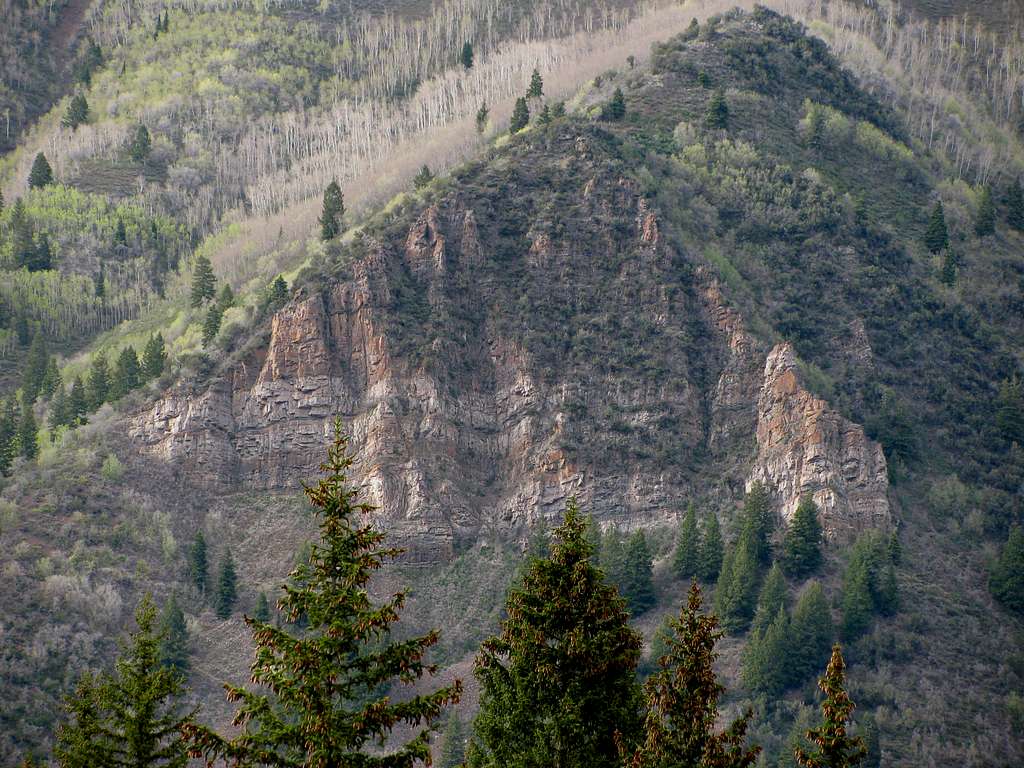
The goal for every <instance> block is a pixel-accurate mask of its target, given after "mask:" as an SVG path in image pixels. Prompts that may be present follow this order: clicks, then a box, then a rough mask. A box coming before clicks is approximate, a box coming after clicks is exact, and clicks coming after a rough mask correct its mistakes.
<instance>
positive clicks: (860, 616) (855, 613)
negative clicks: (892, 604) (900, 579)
mask: <svg viewBox="0 0 1024 768" xmlns="http://www.w3.org/2000/svg"><path fill="white" fill-rule="evenodd" d="M870 578H871V577H870V574H869V573H868V571H867V569H866V568H864V567H862V566H854V567H853V568H852V569H849V570H848V572H847V574H846V577H845V578H844V584H843V600H842V605H841V608H842V612H843V621H842V625H841V627H840V634H841V635H842V638H843V639H844V640H847V641H849V640H855V639H856V638H858V637H860V636H861V635H862V634H864V632H865V631H866V630H867V629H868V627H870V626H871V618H872V616H873V615H874V601H873V600H872V598H871V581H870Z"/></svg>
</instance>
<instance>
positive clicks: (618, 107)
mask: <svg viewBox="0 0 1024 768" xmlns="http://www.w3.org/2000/svg"><path fill="white" fill-rule="evenodd" d="M625 116H626V96H625V95H624V94H623V93H622V89H621V88H616V89H615V92H614V93H613V94H612V98H611V100H610V101H609V102H608V103H607V104H605V105H604V107H602V109H601V117H603V118H604V119H605V120H621V119H622V118H624V117H625Z"/></svg>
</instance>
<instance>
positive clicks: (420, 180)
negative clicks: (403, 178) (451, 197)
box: [412, 163, 434, 189]
mask: <svg viewBox="0 0 1024 768" xmlns="http://www.w3.org/2000/svg"><path fill="white" fill-rule="evenodd" d="M433 180H434V174H432V173H431V172H430V166H428V165H426V164H425V163H424V165H423V167H422V168H420V170H419V172H418V173H417V174H416V175H415V176H414V177H413V179H412V185H413V187H414V188H415V189H423V188H424V187H425V186H427V185H428V184H429V183H430V182H432V181H433Z"/></svg>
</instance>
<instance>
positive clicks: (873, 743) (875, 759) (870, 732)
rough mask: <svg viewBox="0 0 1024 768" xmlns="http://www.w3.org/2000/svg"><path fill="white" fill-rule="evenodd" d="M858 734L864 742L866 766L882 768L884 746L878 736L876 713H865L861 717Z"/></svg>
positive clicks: (867, 767)
mask: <svg viewBox="0 0 1024 768" xmlns="http://www.w3.org/2000/svg"><path fill="white" fill-rule="evenodd" d="M859 720H860V722H859V723H858V724H857V735H858V736H860V738H861V740H862V741H863V742H864V752H865V754H864V763H863V766H864V768H881V765H882V747H881V744H880V743H879V738H878V723H877V722H876V721H875V718H874V715H871V714H869V713H865V714H864V715H862V716H861V717H860V718H859Z"/></svg>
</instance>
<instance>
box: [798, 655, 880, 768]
mask: <svg viewBox="0 0 1024 768" xmlns="http://www.w3.org/2000/svg"><path fill="white" fill-rule="evenodd" d="M845 683H846V662H845V661H843V652H842V649H841V648H840V647H839V644H838V643H836V644H835V645H834V646H832V658H831V660H830V661H829V663H828V668H827V669H826V670H825V676H824V677H822V678H821V680H820V681H819V682H818V687H819V688H820V689H821V691H822V693H824V694H825V700H824V701H823V702H822V703H821V714H822V722H821V725H819V726H818V727H817V728H812V729H811V730H809V731H808V732H807V738H808V739H809V740H810V741H811V743H812V744H814V745H816V746H817V749H816V750H815V751H814V752H807V751H806V750H805V749H803V748H802V747H797V749H796V760H797V763H799V764H800V765H801V766H804V768H848V767H849V766H854V765H857V764H858V763H860V762H861V761H862V760H863V759H864V757H865V756H866V755H867V750H866V749H865V747H864V742H863V741H862V740H861V739H860V737H858V736H852V737H851V736H850V735H849V731H848V726H849V724H850V718H851V715H852V714H853V710H854V704H853V701H852V700H851V699H850V696H849V694H847V692H846V685H845Z"/></svg>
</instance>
